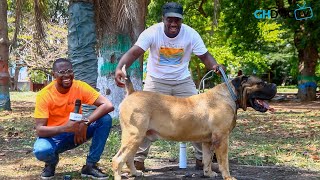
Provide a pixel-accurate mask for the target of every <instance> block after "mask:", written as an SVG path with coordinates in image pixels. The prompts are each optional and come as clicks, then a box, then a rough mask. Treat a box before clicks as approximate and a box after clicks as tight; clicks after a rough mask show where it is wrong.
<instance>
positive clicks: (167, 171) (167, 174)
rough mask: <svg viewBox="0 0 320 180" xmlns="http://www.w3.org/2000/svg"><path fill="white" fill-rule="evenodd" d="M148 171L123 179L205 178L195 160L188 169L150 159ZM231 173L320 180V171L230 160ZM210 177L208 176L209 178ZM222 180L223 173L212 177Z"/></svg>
mask: <svg viewBox="0 0 320 180" xmlns="http://www.w3.org/2000/svg"><path fill="white" fill-rule="evenodd" d="M146 161H147V162H146V163H147V164H152V166H148V167H147V172H145V173H144V177H136V178H133V177H124V178H123V179H128V180H135V179H148V180H151V179H152V180H154V179H156V180H157V179H162V180H167V179H170V180H174V179H177V180H178V179H204V178H203V177H202V175H203V172H202V171H198V170H195V169H194V162H192V161H189V162H188V167H187V169H179V166H178V163H177V162H170V161H169V160H168V159H148V160H146ZM230 173H231V175H232V176H233V177H235V178H236V179H238V180H319V179H320V172H312V171H306V170H302V169H295V168H288V167H281V166H250V165H239V164H237V163H235V162H232V161H230ZM207 179H208V178H207ZM212 179H215V180H222V177H221V174H220V173H218V176H217V177H215V178H212Z"/></svg>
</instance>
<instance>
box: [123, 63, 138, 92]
mask: <svg viewBox="0 0 320 180" xmlns="http://www.w3.org/2000/svg"><path fill="white" fill-rule="evenodd" d="M122 72H123V73H124V74H125V76H126V78H125V79H124V81H125V82H124V84H125V86H126V91H127V96H128V95H130V94H132V93H133V92H135V90H134V88H133V84H132V82H131V80H130V77H129V75H127V71H126V65H123V67H122Z"/></svg>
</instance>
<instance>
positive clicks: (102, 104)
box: [88, 95, 114, 123]
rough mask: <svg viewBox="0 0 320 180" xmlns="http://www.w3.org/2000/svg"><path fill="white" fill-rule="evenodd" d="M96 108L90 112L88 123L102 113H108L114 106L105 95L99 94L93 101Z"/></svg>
mask: <svg viewBox="0 0 320 180" xmlns="http://www.w3.org/2000/svg"><path fill="white" fill-rule="evenodd" d="M93 105H95V106H97V108H96V109H95V110H94V111H93V112H92V113H91V114H90V116H89V117H88V119H89V123H92V122H94V121H96V120H97V119H99V118H100V117H102V116H103V115H106V114H108V113H109V112H111V111H113V110H114V107H113V105H112V103H111V101H109V100H108V99H107V98H106V97H104V96H102V95H99V97H98V98H97V100H96V101H95V102H94V103H93Z"/></svg>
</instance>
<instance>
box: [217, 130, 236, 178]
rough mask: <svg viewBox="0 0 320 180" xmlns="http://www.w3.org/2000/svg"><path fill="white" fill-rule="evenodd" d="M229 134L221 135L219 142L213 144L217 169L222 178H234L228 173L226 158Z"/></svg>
mask: <svg viewBox="0 0 320 180" xmlns="http://www.w3.org/2000/svg"><path fill="white" fill-rule="evenodd" d="M228 146H229V136H228V135H227V136H225V137H221V138H220V142H219V143H216V144H214V148H215V153H216V157H217V160H218V164H219V170H220V172H221V174H222V177H223V179H224V180H236V179H235V178H234V177H232V176H231V175H230V171H229V160H228Z"/></svg>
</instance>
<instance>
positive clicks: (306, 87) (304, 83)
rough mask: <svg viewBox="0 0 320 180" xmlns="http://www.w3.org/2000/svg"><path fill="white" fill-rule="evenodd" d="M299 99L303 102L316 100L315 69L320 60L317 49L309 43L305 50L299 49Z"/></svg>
mask: <svg viewBox="0 0 320 180" xmlns="http://www.w3.org/2000/svg"><path fill="white" fill-rule="evenodd" d="M298 53H299V55H298V56H299V74H300V75H299V78H298V98H299V99H300V100H301V101H313V100H316V89H317V82H316V77H315V68H316V65H317V60H318V58H319V55H318V50H317V47H316V46H315V45H314V44H313V43H309V44H308V45H307V46H306V47H305V48H304V49H299V50H298Z"/></svg>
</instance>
